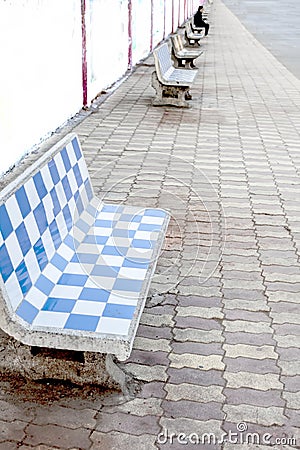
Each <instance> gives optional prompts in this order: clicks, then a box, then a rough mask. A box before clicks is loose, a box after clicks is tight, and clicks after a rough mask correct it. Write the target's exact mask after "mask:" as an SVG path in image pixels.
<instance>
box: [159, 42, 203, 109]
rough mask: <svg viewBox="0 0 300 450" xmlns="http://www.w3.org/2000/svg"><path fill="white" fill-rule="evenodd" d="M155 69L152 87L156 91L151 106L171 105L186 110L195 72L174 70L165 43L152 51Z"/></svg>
mask: <svg viewBox="0 0 300 450" xmlns="http://www.w3.org/2000/svg"><path fill="white" fill-rule="evenodd" d="M153 55H154V61H155V69H156V71H155V72H153V74H152V86H153V88H154V89H155V91H156V97H155V99H154V100H153V105H155V106H160V105H171V106H178V107H185V108H188V107H189V106H190V105H189V103H188V102H187V101H186V96H187V94H189V90H190V88H191V85H192V83H193V81H194V79H195V76H196V74H197V71H196V70H187V69H178V68H175V67H174V65H173V63H172V59H171V55H170V51H169V47H168V44H167V43H164V44H162V45H160V46H159V47H158V48H156V49H155V50H154V51H153Z"/></svg>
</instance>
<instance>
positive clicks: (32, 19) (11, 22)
mask: <svg viewBox="0 0 300 450" xmlns="http://www.w3.org/2000/svg"><path fill="white" fill-rule="evenodd" d="M128 1H129V0H85V3H86V15H85V25H86V46H87V47H86V48H87V102H88V104H89V103H90V102H91V101H92V100H93V99H94V98H95V96H96V95H97V94H98V93H99V92H101V90H103V89H106V88H107V87H109V86H110V85H112V84H113V83H114V82H115V81H117V80H118V79H119V78H120V77H122V76H123V75H124V74H125V72H126V70H127V68H128V45H129V40H128ZM185 1H186V2H187V5H188V8H189V11H193V9H195V7H196V6H197V5H198V2H199V0H152V1H151V0H131V2H132V63H133V64H136V63H137V62H138V61H140V60H141V59H143V58H144V57H146V56H147V55H148V54H149V52H150V47H151V5H152V6H153V36H152V44H153V47H155V46H156V45H157V44H158V43H159V42H160V41H161V40H162V39H163V37H164V33H165V36H168V34H169V33H171V31H172V28H174V30H176V28H177V25H178V23H181V22H182V21H183V20H184V3H185ZM172 7H173V8H174V13H173V15H172ZM164 13H165V14H164ZM172 17H173V19H174V24H173V26H172ZM0 61H1V71H0V142H1V153H0V174H1V173H3V172H5V171H6V170H8V169H9V168H10V167H11V166H12V165H13V164H14V163H16V162H17V161H18V160H19V159H20V158H21V157H22V156H23V155H24V154H25V153H26V152H28V151H30V149H32V147H33V146H34V145H36V144H38V143H39V142H40V141H41V140H42V139H43V138H45V137H46V136H47V135H48V134H50V133H51V132H53V131H55V129H56V128H57V127H59V126H61V125H62V124H63V123H64V122H66V121H67V120H68V119H69V118H70V117H72V116H74V115H75V114H76V113H77V112H78V111H79V110H80V109H81V107H82V105H83V82H82V29H81V0H0Z"/></svg>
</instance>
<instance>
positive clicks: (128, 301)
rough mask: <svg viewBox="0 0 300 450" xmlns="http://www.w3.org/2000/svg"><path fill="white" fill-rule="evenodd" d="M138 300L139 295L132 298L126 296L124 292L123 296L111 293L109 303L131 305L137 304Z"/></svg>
mask: <svg viewBox="0 0 300 450" xmlns="http://www.w3.org/2000/svg"><path fill="white" fill-rule="evenodd" d="M137 302H138V299H137V297H135V298H130V297H124V293H123V296H121V295H117V294H115V293H114V294H110V296H109V298H108V300H107V303H114V304H116V303H117V304H118V305H129V306H136V305H137Z"/></svg>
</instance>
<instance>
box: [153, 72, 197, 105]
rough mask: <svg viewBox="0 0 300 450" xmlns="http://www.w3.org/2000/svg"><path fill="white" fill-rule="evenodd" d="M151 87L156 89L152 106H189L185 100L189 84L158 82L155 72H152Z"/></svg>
mask: <svg viewBox="0 0 300 450" xmlns="http://www.w3.org/2000/svg"><path fill="white" fill-rule="evenodd" d="M152 87H153V88H154V89H155V91H156V97H155V98H154V100H153V102H152V104H153V106H163V105H165V106H166V105H169V106H177V107H179V108H190V104H189V103H188V102H187V101H186V100H185V95H186V93H187V92H188V91H189V86H167V85H163V84H161V83H160V81H159V80H158V78H157V75H156V72H153V73H152Z"/></svg>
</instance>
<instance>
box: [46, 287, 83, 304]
mask: <svg viewBox="0 0 300 450" xmlns="http://www.w3.org/2000/svg"><path fill="white" fill-rule="evenodd" d="M81 291H82V286H65V285H60V284H57V285H56V286H54V288H53V289H52V291H51V297H58V298H68V299H70V300H77V299H78V298H79V295H80V293H81Z"/></svg>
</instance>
